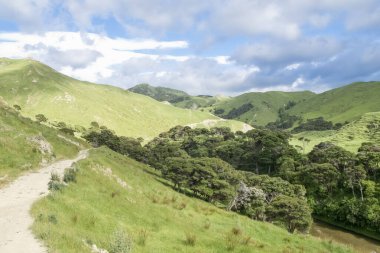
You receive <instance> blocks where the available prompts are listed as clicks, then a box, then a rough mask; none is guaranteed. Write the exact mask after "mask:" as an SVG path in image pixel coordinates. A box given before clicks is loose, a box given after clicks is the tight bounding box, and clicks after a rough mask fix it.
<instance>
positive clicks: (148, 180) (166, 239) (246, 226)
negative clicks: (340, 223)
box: [32, 148, 351, 253]
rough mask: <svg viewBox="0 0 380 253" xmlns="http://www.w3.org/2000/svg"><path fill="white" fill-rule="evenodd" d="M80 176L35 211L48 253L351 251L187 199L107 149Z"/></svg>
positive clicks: (149, 170) (83, 167)
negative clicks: (123, 245) (125, 245)
mask: <svg viewBox="0 0 380 253" xmlns="http://www.w3.org/2000/svg"><path fill="white" fill-rule="evenodd" d="M77 169H78V174H77V182H76V183H71V184H69V186H67V187H66V188H64V189H63V190H62V191H57V192H54V193H53V194H51V195H50V196H48V197H46V198H44V199H42V200H40V201H39V202H37V203H36V204H35V205H34V207H33V209H32V215H33V216H34V217H35V223H34V225H33V231H34V233H35V234H36V235H37V237H38V238H40V239H42V240H43V242H44V243H45V244H46V245H47V246H48V248H49V252H50V251H51V252H62V253H63V252H64V253H76V252H91V250H90V248H89V247H90V245H93V244H95V245H96V246H97V247H99V248H103V249H107V250H110V248H111V246H115V245H117V243H116V241H119V242H126V241H128V240H127V239H126V238H130V240H131V244H132V247H133V251H132V252H155V253H160V252H162V253H170V252H176V253H177V252H187V253H190V252H215V253H220V252H271V253H272V252H351V250H349V249H347V248H344V247H340V246H337V245H335V244H334V243H331V242H326V241H320V240H317V239H314V238H313V237H311V236H306V235H297V234H295V235H291V234H289V233H288V232H287V231H285V230H283V229H281V228H279V227H276V226H274V225H271V224H269V223H262V222H257V221H252V220H250V219H249V218H247V217H244V216H240V215H238V214H236V213H232V212H226V211H223V210H221V209H218V208H216V207H214V206H213V205H210V204H208V203H206V202H203V201H200V200H197V199H193V198H189V197H187V196H185V195H182V194H180V193H178V192H176V191H173V190H172V189H171V187H168V186H167V182H165V181H163V180H162V179H161V178H160V177H159V176H157V172H156V171H155V170H153V169H152V168H150V167H148V166H146V165H143V164H141V163H138V162H136V161H134V160H131V159H129V158H127V157H125V156H121V155H119V154H116V153H114V152H112V151H110V150H108V149H106V148H100V149H97V150H92V151H91V153H90V157H89V158H88V159H86V160H83V161H80V162H79V163H78V164H77ZM115 231H124V232H125V235H126V236H124V237H121V238H120V237H117V236H116V235H115ZM117 238H119V240H117ZM129 244H130V243H129ZM119 245H120V244H119ZM120 252H121V251H120Z"/></svg>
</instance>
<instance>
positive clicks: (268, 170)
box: [268, 165, 270, 176]
mask: <svg viewBox="0 0 380 253" xmlns="http://www.w3.org/2000/svg"><path fill="white" fill-rule="evenodd" d="M269 175H270V165H269V166H268V176H269Z"/></svg>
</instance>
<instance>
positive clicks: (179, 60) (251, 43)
mask: <svg viewBox="0 0 380 253" xmlns="http://www.w3.org/2000/svg"><path fill="white" fill-rule="evenodd" d="M0 57H8V58H27V57H30V58H33V59H36V60H39V61H41V62H43V63H45V64H48V65H50V66H51V67H53V68H55V69H56V70H58V71H60V72H62V73H64V74H66V75H69V76H72V77H74V78H77V79H80V80H86V81H90V82H96V83H106V84H112V85H115V86H119V87H122V88H129V87H132V86H134V85H136V84H139V83H149V84H151V85H153V86H165V87H171V88H175V89H180V90H184V91H186V92H188V93H190V94H194V95H195V94H210V95H216V94H224V95H237V94H241V93H243V92H249V91H260V92H263V91H270V90H280V91H299V90H312V91H314V92H323V91H325V90H328V89H332V88H335V87H339V86H342V85H345V84H349V83H352V82H356V81H373V80H380V0H333V1H332V0H319V1H313V0H207V1H200V0H172V1H170V0H107V1H98V0H29V1H27V0H12V1H9V0H0Z"/></svg>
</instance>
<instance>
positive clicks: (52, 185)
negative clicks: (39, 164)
mask: <svg viewBox="0 0 380 253" xmlns="http://www.w3.org/2000/svg"><path fill="white" fill-rule="evenodd" d="M63 187H65V185H64V184H63V183H62V182H61V178H60V176H59V175H58V174H56V173H51V177H50V181H49V183H48V189H49V190H50V191H60V190H62V189H63Z"/></svg>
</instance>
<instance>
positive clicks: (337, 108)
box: [288, 82, 380, 123]
mask: <svg viewBox="0 0 380 253" xmlns="http://www.w3.org/2000/svg"><path fill="white" fill-rule="evenodd" d="M376 111H380V82H364V83H353V84H350V85H347V86H343V87H341V88H337V89H333V90H330V91H326V92H324V93H321V94H318V95H316V96H313V97H311V98H310V99H308V100H307V101H304V102H301V103H299V104H297V105H295V106H294V107H293V108H291V109H290V110H289V111H288V112H289V113H290V114H292V115H301V116H302V117H303V118H304V119H310V118H317V117H320V116H322V117H324V118H325V119H326V120H329V121H333V122H334V123H337V122H340V123H343V122H345V121H352V120H355V119H358V118H360V116H362V115H363V114H364V113H367V112H376Z"/></svg>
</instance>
